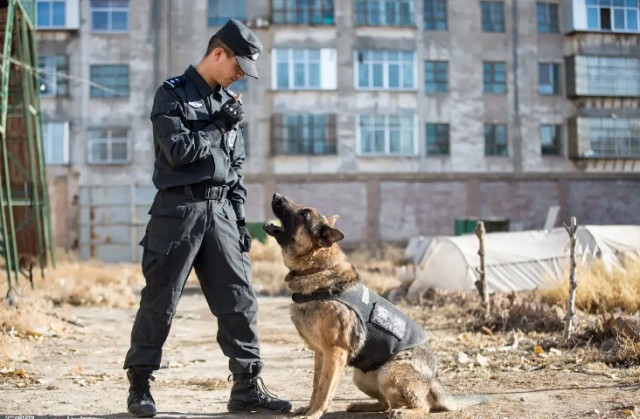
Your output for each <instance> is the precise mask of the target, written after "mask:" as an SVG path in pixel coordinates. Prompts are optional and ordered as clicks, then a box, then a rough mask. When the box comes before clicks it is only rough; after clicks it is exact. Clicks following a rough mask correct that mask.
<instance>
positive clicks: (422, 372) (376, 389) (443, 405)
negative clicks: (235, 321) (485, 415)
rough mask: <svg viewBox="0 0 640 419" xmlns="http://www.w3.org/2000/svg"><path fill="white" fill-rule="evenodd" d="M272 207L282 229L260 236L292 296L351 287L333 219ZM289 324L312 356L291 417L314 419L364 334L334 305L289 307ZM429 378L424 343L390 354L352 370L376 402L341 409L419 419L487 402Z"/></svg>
mask: <svg viewBox="0 0 640 419" xmlns="http://www.w3.org/2000/svg"><path fill="white" fill-rule="evenodd" d="M271 207H272V209H273V213H274V214H275V216H276V217H278V219H280V221H281V224H282V226H281V227H277V226H275V225H273V224H267V225H265V226H264V230H265V232H266V233H267V234H269V235H270V236H273V237H274V238H275V239H276V241H277V242H278V244H279V245H280V246H281V248H282V253H283V256H284V263H285V265H286V266H287V268H289V270H290V272H289V273H288V274H287V276H286V278H285V281H286V282H287V285H288V287H289V289H290V290H291V291H293V292H295V293H301V294H311V293H313V292H314V291H316V290H319V289H329V290H331V291H333V292H340V291H343V290H345V289H349V288H350V287H352V286H354V285H358V283H359V281H360V279H359V277H358V274H357V272H356V270H355V269H354V267H353V266H352V265H351V264H350V263H349V262H348V261H347V258H346V256H345V254H344V253H343V252H342V250H341V249H340V248H339V246H338V245H337V244H336V242H338V241H340V240H342V239H343V238H344V235H343V234H342V232H340V231H339V230H338V229H336V228H334V225H335V222H336V220H337V218H338V217H337V216H333V217H329V218H326V217H324V216H323V215H322V214H320V213H319V212H318V211H317V210H315V209H313V208H308V207H303V206H300V205H298V204H296V203H294V202H293V201H291V200H289V199H287V198H286V197H284V196H282V195H279V194H275V195H274V196H273V200H272V202H271ZM291 319H292V321H293V323H294V324H295V326H296V328H297V329H298V333H299V334H300V336H301V337H302V338H303V339H304V341H305V342H306V343H307V345H308V346H309V347H310V348H311V349H312V350H313V352H314V354H315V368H314V375H313V391H312V394H311V400H310V402H309V405H308V406H307V407H304V408H301V409H299V410H298V411H297V412H296V413H298V414H303V415H306V417H308V418H319V417H320V416H322V415H323V414H324V413H325V412H326V411H327V409H328V408H329V404H330V402H331V399H332V398H333V395H334V393H335V391H336V388H337V386H338V380H339V377H340V375H341V373H342V371H343V369H344V367H345V366H346V365H347V361H348V360H349V359H351V358H353V357H355V355H357V354H358V352H359V351H360V349H361V348H362V347H363V345H364V342H365V340H366V337H367V336H366V333H367V331H366V328H364V327H363V326H362V324H361V323H360V321H359V320H358V317H357V315H356V314H355V312H354V311H353V310H351V309H350V308H349V307H348V306H347V305H345V304H343V303H341V302H338V301H335V300H315V301H309V302H305V303H301V304H293V305H292V306H291ZM436 377H437V371H436V358H435V355H434V353H433V351H432V350H431V348H430V347H429V345H428V343H424V344H421V345H419V346H417V347H414V348H411V349H408V350H405V351H401V352H399V353H396V354H395V355H393V356H392V357H391V358H390V359H389V360H387V362H386V363H385V364H384V365H382V366H381V367H380V368H378V369H377V370H374V371H369V372H367V373H364V372H362V371H361V370H359V369H357V368H354V375H353V379H354V382H355V384H356V386H357V387H358V388H359V389H360V390H361V391H363V392H364V393H365V394H367V395H368V396H370V397H373V398H374V399H376V400H377V401H376V402H374V403H353V404H351V405H349V407H348V408H347V410H348V411H351V412H375V411H387V410H390V413H389V417H390V418H400V417H402V418H405V417H406V418H423V417H425V415H426V414H427V413H428V412H429V411H430V410H449V411H453V410H460V409H462V408H464V407H467V406H472V405H475V404H482V403H486V402H487V401H488V399H487V398H486V397H485V396H452V395H450V394H449V393H448V392H447V391H446V389H445V388H444V387H443V385H442V384H441V383H440V381H439V380H438V379H437V378H436Z"/></svg>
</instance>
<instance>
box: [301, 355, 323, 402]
mask: <svg viewBox="0 0 640 419" xmlns="http://www.w3.org/2000/svg"><path fill="white" fill-rule="evenodd" d="M313 355H314V356H313V363H314V365H313V391H312V392H311V399H310V400H309V404H308V405H307V406H305V407H301V408H299V409H297V410H296V411H295V414H296V415H304V414H305V413H307V412H308V411H309V410H310V409H311V406H313V403H314V402H315V400H316V397H317V395H318V382H319V381H320V374H322V352H320V351H317V350H316V351H313Z"/></svg>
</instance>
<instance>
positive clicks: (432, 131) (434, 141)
mask: <svg viewBox="0 0 640 419" xmlns="http://www.w3.org/2000/svg"><path fill="white" fill-rule="evenodd" d="M448 155H449V124H427V156H448Z"/></svg>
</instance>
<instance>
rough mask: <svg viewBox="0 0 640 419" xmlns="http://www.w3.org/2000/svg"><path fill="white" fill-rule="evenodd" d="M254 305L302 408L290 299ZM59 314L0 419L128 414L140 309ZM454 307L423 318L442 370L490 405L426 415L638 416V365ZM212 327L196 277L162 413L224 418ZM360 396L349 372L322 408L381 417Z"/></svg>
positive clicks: (271, 380) (19, 370)
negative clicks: (466, 322) (489, 326)
mask: <svg viewBox="0 0 640 419" xmlns="http://www.w3.org/2000/svg"><path fill="white" fill-rule="evenodd" d="M259 304H260V311H259V333H260V340H261V345H262V354H263V358H264V361H265V364H266V367H265V370H264V372H263V378H264V381H265V383H266V384H267V386H268V388H269V389H270V390H271V391H272V392H274V393H275V394H277V395H279V396H281V397H286V398H289V399H290V400H291V401H292V403H293V404H294V408H295V407H299V406H303V405H306V402H307V400H308V398H309V396H310V393H311V390H310V386H311V380H312V362H313V358H312V353H311V352H310V351H309V350H307V349H305V348H304V347H303V345H302V341H301V340H300V338H299V337H298V335H297V333H296V330H295V328H294V327H293V325H292V324H291V322H290V320H289V310H288V307H289V304H290V300H289V298H287V297H260V300H259ZM409 312H410V313H413V312H412V311H411V310H409ZM55 315H56V317H57V319H58V320H60V322H61V324H62V325H63V326H62V328H63V330H59V331H58V332H56V330H55V329H52V330H50V331H48V332H45V333H43V335H41V336H40V335H36V336H34V338H33V342H32V345H31V346H32V353H31V356H29V357H28V358H27V357H25V358H24V359H22V360H18V361H17V362H16V363H15V365H14V367H13V368H12V369H11V370H7V369H5V370H3V371H0V418H2V419H4V418H6V417H8V416H12V415H21V416H26V415H54V416H74V417H78V416H81V417H101V418H103V417H127V415H126V413H125V412H126V397H127V384H126V378H125V373H124V371H123V370H122V369H121V365H122V362H123V359H124V355H125V352H126V350H127V348H128V343H129V333H130V328H131V325H132V322H133V318H134V315H135V308H100V307H78V306H75V307H74V306H68V305H67V306H62V307H60V308H59V309H58V308H57V309H56V314H55ZM450 315H451V314H450V313H449V312H443V311H439V309H438V308H437V307H436V308H434V309H432V311H428V310H427V311H423V312H422V315H421V316H419V317H420V320H419V321H420V322H421V323H422V324H425V325H426V326H427V329H428V330H429V333H430V337H431V340H432V343H433V345H434V347H435V349H436V351H437V353H438V357H439V362H440V369H441V371H440V373H441V379H442V381H443V382H444V383H445V385H446V386H447V387H448V388H449V389H450V391H451V392H452V393H482V394H486V395H488V396H489V397H490V399H491V402H490V404H488V405H485V406H477V407H473V408H470V409H468V410H467V411H464V412H451V413H433V414H431V415H430V417H433V418H442V419H444V418H618V417H629V418H638V417H640V413H639V411H640V369H639V368H637V367H635V368H611V367H609V366H606V365H605V364H602V363H600V362H589V359H588V356H585V355H584V354H581V353H580V352H579V351H575V353H574V352H572V351H571V350H566V349H561V350H560V349H556V348H553V344H549V341H548V336H546V337H544V339H547V341H546V343H545V344H542V343H540V344H541V345H542V346H541V347H538V348H536V347H535V344H536V342H537V339H538V340H540V342H542V339H543V337H542V336H536V335H535V334H534V335H527V336H524V335H522V334H521V335H518V334H517V333H516V334H515V335H514V334H509V333H506V334H500V335H490V334H482V333H474V334H470V333H468V332H464V331H461V330H460V329H458V328H455V327H451V324H452V323H453V324H454V325H455V323H456V320H455V318H454V319H452V318H450ZM425 319H426V320H425ZM216 330H217V328H216V323H215V320H214V318H213V316H212V315H211V313H210V312H209V310H208V308H207V305H206V303H205V300H204V298H203V296H202V294H201V293H200V292H199V289H198V288H197V285H188V288H187V289H186V290H185V294H184V296H183V298H182V300H181V302H180V306H179V308H178V313H177V315H176V317H175V319H174V323H173V327H172V331H171V335H170V336H169V339H168V341H167V344H166V346H165V352H164V358H163V367H162V368H161V369H160V370H159V371H157V372H156V373H155V376H156V379H155V381H154V382H153V383H152V391H153V395H154V397H155V399H156V402H157V405H158V412H159V414H158V417H179V418H206V417H227V416H228V414H227V413H226V412H225V408H226V401H227V397H228V393H229V389H230V384H229V383H228V382H227V376H228V369H227V361H226V359H225V358H224V356H223V355H222V353H221V352H220V349H219V348H218V347H217V344H216V341H215V335H216ZM543 348H544V349H543ZM365 398H366V396H364V395H363V394H361V393H360V392H359V391H358V390H357V389H356V388H355V386H354V385H353V383H352V382H351V371H350V369H347V371H345V373H344V377H343V379H342V380H341V383H340V386H339V389H338V391H337V394H336V398H335V400H334V403H333V404H332V406H331V407H330V412H329V413H328V414H327V415H326V416H325V417H327V418H363V419H364V418H382V417H385V415H384V414H382V413H380V414H362V413H361V414H347V413H346V412H345V411H344V409H345V408H346V406H347V405H348V404H349V403H350V402H352V401H355V400H363V399H365ZM2 415H4V416H2ZM289 416H291V415H284V416H282V417H289ZM234 417H242V416H234ZM250 417H254V418H257V417H261V416H260V415H251V416H250ZM270 417H273V416H270Z"/></svg>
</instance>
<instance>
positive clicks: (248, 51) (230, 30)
mask: <svg viewBox="0 0 640 419" xmlns="http://www.w3.org/2000/svg"><path fill="white" fill-rule="evenodd" d="M215 36H216V37H217V38H218V39H220V40H221V41H222V42H224V43H225V44H226V45H227V46H228V47H229V49H230V50H231V51H233V53H234V54H235V55H236V61H238V65H240V68H241V69H242V71H244V74H246V75H247V76H249V77H253V78H254V79H257V78H258V69H257V68H256V61H258V56H259V55H260V53H261V52H262V49H263V47H262V43H261V42H260V40H259V39H258V37H257V36H256V34H254V33H253V32H251V29H249V28H248V27H247V25H245V24H244V23H242V22H240V21H239V20H236V19H231V20H229V21H228V22H227V23H225V24H224V26H223V27H222V28H220V30H219V31H218V32H216V34H215Z"/></svg>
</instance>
